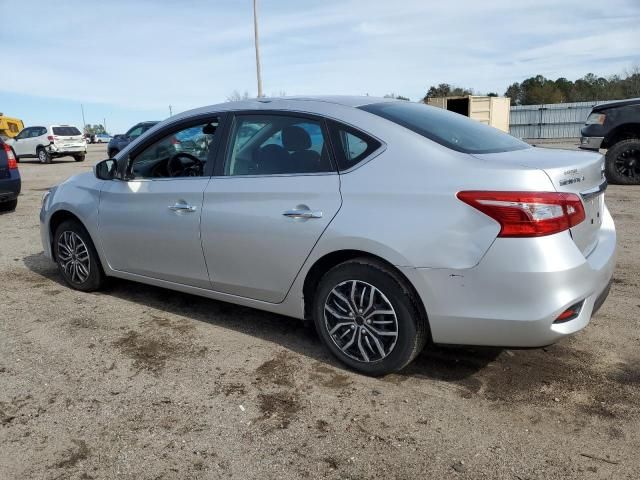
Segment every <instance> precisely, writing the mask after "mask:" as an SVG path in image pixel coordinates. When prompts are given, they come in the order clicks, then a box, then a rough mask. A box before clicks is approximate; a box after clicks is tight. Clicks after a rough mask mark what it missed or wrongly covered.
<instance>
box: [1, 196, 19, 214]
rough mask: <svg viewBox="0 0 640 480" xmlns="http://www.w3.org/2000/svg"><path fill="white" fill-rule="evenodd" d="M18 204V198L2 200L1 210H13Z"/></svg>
mask: <svg viewBox="0 0 640 480" xmlns="http://www.w3.org/2000/svg"><path fill="white" fill-rule="evenodd" d="M17 206H18V199H17V198H16V199H15V200H9V201H8V202H0V212H13V211H14V210H15V209H16V207H17Z"/></svg>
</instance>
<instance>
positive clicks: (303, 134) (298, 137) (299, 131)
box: [282, 125, 311, 152]
mask: <svg viewBox="0 0 640 480" xmlns="http://www.w3.org/2000/svg"><path fill="white" fill-rule="evenodd" d="M282 146H283V147H284V148H285V149H286V150H289V151H290V152H291V151H294V152H295V151H298V150H307V149H308V148H310V147H311V137H310V136H309V134H308V133H307V131H306V130H305V129H304V128H302V127H296V126H295V125H293V126H290V127H285V128H283V129H282Z"/></svg>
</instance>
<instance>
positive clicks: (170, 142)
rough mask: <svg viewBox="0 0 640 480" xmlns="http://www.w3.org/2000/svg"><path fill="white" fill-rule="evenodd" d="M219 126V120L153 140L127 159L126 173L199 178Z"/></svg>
mask: <svg viewBox="0 0 640 480" xmlns="http://www.w3.org/2000/svg"><path fill="white" fill-rule="evenodd" d="M217 129H218V120H217V119H216V120H212V121H210V122H207V123H201V124H198V125H193V126H190V127H187V128H183V129H181V130H178V131H176V132H173V133H171V134H169V135H166V136H164V137H163V138H161V139H160V140H157V141H155V142H153V143H152V144H151V145H149V146H148V147H146V148H144V150H142V151H141V152H140V153H139V154H136V155H135V156H134V157H133V158H132V160H131V161H130V164H129V167H128V171H127V176H128V177H129V178H133V179H140V178H168V177H200V176H202V175H203V174H204V170H205V166H206V163H207V161H208V159H209V153H210V152H211V151H212V148H213V141H214V138H215V135H216V131H217Z"/></svg>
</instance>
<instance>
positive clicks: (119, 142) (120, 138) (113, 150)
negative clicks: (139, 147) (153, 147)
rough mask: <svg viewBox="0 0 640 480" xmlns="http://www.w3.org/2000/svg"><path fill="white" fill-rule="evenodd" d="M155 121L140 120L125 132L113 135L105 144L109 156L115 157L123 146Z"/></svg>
mask: <svg viewBox="0 0 640 480" xmlns="http://www.w3.org/2000/svg"><path fill="white" fill-rule="evenodd" d="M156 123H158V122H157V121H150V122H140V123H137V124H135V125H134V126H133V127H131V128H130V129H129V130H128V131H127V133H125V134H118V135H114V136H113V138H112V139H111V140H109V145H107V153H108V154H109V158H113V157H115V156H116V155H117V154H118V152H120V151H121V150H122V149H123V148H124V147H126V146H127V145H129V144H130V143H131V142H133V141H134V140H135V139H136V138H138V137H139V136H140V135H142V134H143V133H145V132H146V131H147V130H149V129H150V128H151V127H153V126H154V125H155V124H156Z"/></svg>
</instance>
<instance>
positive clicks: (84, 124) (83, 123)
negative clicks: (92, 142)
mask: <svg viewBox="0 0 640 480" xmlns="http://www.w3.org/2000/svg"><path fill="white" fill-rule="evenodd" d="M80 110H82V132H83V133H84V132H85V131H86V130H87V122H85V120H84V105H82V104H80Z"/></svg>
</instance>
